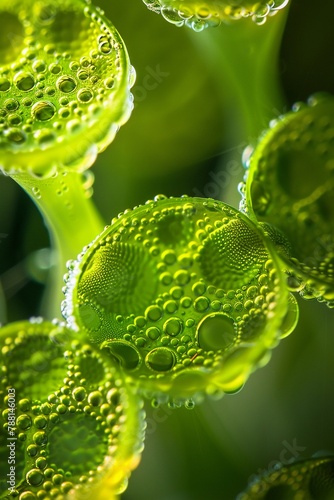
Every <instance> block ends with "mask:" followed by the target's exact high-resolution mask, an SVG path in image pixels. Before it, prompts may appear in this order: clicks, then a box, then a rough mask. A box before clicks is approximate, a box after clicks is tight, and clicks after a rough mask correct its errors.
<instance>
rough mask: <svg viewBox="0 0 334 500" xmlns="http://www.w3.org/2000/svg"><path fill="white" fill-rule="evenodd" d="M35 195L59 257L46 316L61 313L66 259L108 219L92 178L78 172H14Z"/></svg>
mask: <svg viewBox="0 0 334 500" xmlns="http://www.w3.org/2000/svg"><path fill="white" fill-rule="evenodd" d="M11 177H12V178H13V179H14V180H15V181H16V182H17V183H18V184H19V185H20V186H21V187H22V188H23V189H24V190H25V191H26V192H27V193H28V195H29V196H30V197H31V198H32V200H33V201H34V203H35V204H36V205H37V207H38V208H39V210H40V212H41V214H42V215H43V218H44V221H45V224H46V226H47V228H48V230H49V233H50V239H51V244H52V247H53V248H54V250H55V252H54V254H55V256H56V258H57V261H56V263H55V265H54V266H52V268H51V277H50V280H49V283H48V286H47V290H46V294H45V298H44V302H43V304H42V310H43V316H44V317H46V318H48V319H52V318H56V317H58V318H59V317H60V304H61V301H62V299H63V294H62V287H63V286H64V281H63V276H64V274H65V272H66V262H67V261H68V260H70V259H74V258H76V256H77V255H78V254H79V253H80V252H81V250H82V248H83V247H84V246H85V245H87V244H88V243H90V242H91V241H92V240H93V239H94V238H96V236H97V235H98V234H99V233H100V232H101V231H102V229H103V227H104V223H103V221H102V219H101V217H100V215H99V214H98V212H97V210H96V208H95V206H94V204H93V203H92V201H91V200H90V199H89V197H90V195H91V191H90V186H91V183H92V182H89V181H87V178H86V179H85V177H84V176H83V174H80V173H77V172H72V171H71V172H61V173H59V174H58V175H56V176H53V177H50V178H46V179H38V178H36V177H32V176H31V175H26V174H17V175H12V176H11Z"/></svg>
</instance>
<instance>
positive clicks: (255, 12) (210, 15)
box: [143, 0, 289, 31]
mask: <svg viewBox="0 0 334 500" xmlns="http://www.w3.org/2000/svg"><path fill="white" fill-rule="evenodd" d="M143 1H144V3H145V4H146V5H147V7H148V8H149V9H150V10H153V11H154V12H157V13H159V14H162V16H163V17H164V18H165V19H166V20H167V21H169V22H170V23H172V24H175V25H176V26H183V25H185V26H188V27H190V28H192V29H193V30H195V31H202V30H203V29H205V28H208V27H214V26H218V25H219V24H220V23H221V22H232V21H236V20H239V19H244V18H246V17H249V18H251V19H252V20H253V21H254V22H256V23H257V24H264V23H265V22H266V19H267V17H268V16H272V15H274V14H275V13H276V12H277V11H279V10H280V9H283V8H284V7H285V6H286V5H287V4H288V3H289V0H262V1H259V2H254V0H143Z"/></svg>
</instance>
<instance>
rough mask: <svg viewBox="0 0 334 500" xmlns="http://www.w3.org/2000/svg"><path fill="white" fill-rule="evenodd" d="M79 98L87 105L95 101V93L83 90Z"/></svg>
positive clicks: (78, 95)
mask: <svg viewBox="0 0 334 500" xmlns="http://www.w3.org/2000/svg"><path fill="white" fill-rule="evenodd" d="M77 97H78V100H79V101H80V102H82V103H86V102H90V101H91V100H92V99H93V93H92V92H91V91H90V90H89V89H81V90H79V92H78V94H77Z"/></svg>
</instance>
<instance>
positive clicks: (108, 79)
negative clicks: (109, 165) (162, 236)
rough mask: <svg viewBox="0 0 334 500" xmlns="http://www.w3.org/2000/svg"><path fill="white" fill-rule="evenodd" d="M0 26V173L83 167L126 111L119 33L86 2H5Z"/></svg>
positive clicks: (128, 77) (125, 65)
mask: <svg viewBox="0 0 334 500" xmlns="http://www.w3.org/2000/svg"><path fill="white" fill-rule="evenodd" d="M0 25H1V31H2V33H1V36H0V153H1V162H0V168H2V169H3V170H4V171H5V172H7V173H15V172H20V171H27V170H28V171H31V172H32V173H34V174H38V175H47V174H48V173H49V172H50V171H51V170H52V169H53V168H54V167H58V168H59V167H61V166H66V167H71V168H77V169H80V170H83V169H85V168H87V167H89V166H90V165H91V164H92V163H93V161H94V159H95V157H96V154H97V153H98V151H100V150H102V149H103V148H105V147H106V146H107V145H108V144H109V143H110V142H111V141H112V139H113V137H114V135H115V133H116V132H117V130H118V128H119V126H120V125H122V124H123V123H124V122H125V121H126V120H127V119H128V117H129V115H130V112H131V109H132V99H131V95H130V93H129V88H130V87H131V85H132V84H133V80H134V73H133V70H132V68H131V67H130V65H129V60H128V56H127V52H126V49H125V47H124V42H123V41H122V39H121V38H120V36H119V34H118V33H117V31H116V30H115V28H114V27H113V26H112V24H111V23H110V22H109V21H108V20H107V19H106V18H105V16H104V15H103V12H102V11H101V10H100V9H99V8H95V7H93V6H92V4H91V3H90V1H89V0H74V1H73V0H61V1H56V0H48V1H47V2H36V1H33V0H26V1H24V2H19V1H18V0H14V1H13V0H4V1H2V2H1V6H0Z"/></svg>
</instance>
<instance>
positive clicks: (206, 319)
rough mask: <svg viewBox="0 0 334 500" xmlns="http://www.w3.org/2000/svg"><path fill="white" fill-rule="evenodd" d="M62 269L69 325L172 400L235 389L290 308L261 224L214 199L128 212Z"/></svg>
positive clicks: (283, 326) (171, 201) (165, 201)
mask: <svg viewBox="0 0 334 500" xmlns="http://www.w3.org/2000/svg"><path fill="white" fill-rule="evenodd" d="M68 267H69V274H68V275H67V276H66V277H65V280H66V287H65V294H66V299H65V301H64V303H63V314H64V316H65V317H66V319H67V321H68V323H69V325H70V326H71V327H72V328H74V329H78V330H80V332H81V333H82V334H83V333H86V335H87V336H88V337H89V339H90V342H92V343H93V344H94V345H95V344H96V345H99V346H100V347H101V349H102V350H103V351H104V352H105V353H107V354H108V355H109V356H111V357H112V358H114V359H116V360H117V361H118V362H119V364H120V365H121V366H122V368H123V369H124V371H126V372H127V373H128V374H129V375H130V376H131V377H132V378H133V380H135V381H136V383H137V384H139V386H141V388H142V389H143V391H144V392H145V393H147V394H152V395H154V396H155V395H157V394H163V393H165V394H168V396H169V397H170V398H171V399H173V398H174V400H175V401H179V400H180V401H182V400H186V399H187V398H189V397H195V398H196V395H197V397H198V398H201V395H203V394H204V393H216V392H217V391H224V392H235V391H237V390H238V389H240V387H241V386H242V385H243V383H244V382H245V380H246V378H247V376H248V374H249V373H250V372H251V371H252V370H253V369H254V368H255V367H256V366H257V365H258V364H260V363H261V362H264V360H265V359H266V354H267V353H268V350H269V349H270V348H271V347H273V346H274V345H275V344H276V343H277V341H278V339H279V337H280V336H283V335H285V334H288V333H289V332H290V330H291V327H292V324H294V323H295V320H294V318H295V316H296V314H297V310H298V308H297V307H296V304H295V303H294V302H292V308H291V307H290V306H289V303H290V302H289V301H288V294H287V290H286V287H285V286H284V285H285V283H284V279H282V276H281V274H280V272H279V270H278V267H277V263H276V260H275V256H274V255H273V254H272V253H271V248H270V246H269V247H268V244H267V243H266V241H265V239H264V236H263V234H262V233H261V231H260V230H259V229H258V228H257V227H256V226H255V225H254V224H253V223H252V222H251V221H250V220H249V219H248V218H247V217H245V216H244V215H243V214H241V213H240V212H238V211H237V210H235V209H233V208H231V207H229V206H228V205H225V204H223V203H221V202H217V201H214V200H210V199H207V200H205V199H200V198H188V197H181V198H166V197H164V196H162V195H160V196H157V197H156V198H155V199H154V200H153V201H149V202H147V203H146V204H145V205H143V206H139V207H137V208H135V209H134V210H127V211H125V212H124V213H123V214H121V215H120V216H119V217H118V218H116V219H114V220H113V221H112V224H111V226H109V227H107V228H106V229H105V230H104V231H103V233H102V234H101V235H100V236H98V237H97V238H96V240H95V241H94V242H93V243H92V244H91V245H90V246H88V247H87V248H85V249H84V251H83V252H82V254H80V255H79V257H78V259H77V261H71V262H69V263H68ZM288 310H289V313H288ZM161 397H162V396H161ZM162 400H163V397H162Z"/></svg>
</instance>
